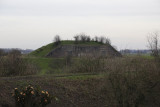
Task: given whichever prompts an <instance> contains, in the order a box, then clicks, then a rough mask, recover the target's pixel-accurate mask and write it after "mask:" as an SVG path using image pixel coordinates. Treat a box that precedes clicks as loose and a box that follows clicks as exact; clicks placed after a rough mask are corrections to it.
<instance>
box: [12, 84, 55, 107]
mask: <svg viewBox="0 0 160 107" xmlns="http://www.w3.org/2000/svg"><path fill="white" fill-rule="evenodd" d="M13 96H14V98H15V103H16V107H45V106H46V105H48V104H50V103H51V100H52V98H53V97H51V96H50V95H49V93H48V91H40V90H39V89H38V88H36V89H35V88H33V87H32V86H30V85H29V86H27V87H26V88H23V89H21V90H20V89H18V88H15V89H14V95H13Z"/></svg>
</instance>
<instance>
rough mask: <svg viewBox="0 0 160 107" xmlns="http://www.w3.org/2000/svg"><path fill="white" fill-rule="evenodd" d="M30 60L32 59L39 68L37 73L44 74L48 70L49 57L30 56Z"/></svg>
mask: <svg viewBox="0 0 160 107" xmlns="http://www.w3.org/2000/svg"><path fill="white" fill-rule="evenodd" d="M29 59H30V60H32V61H33V62H34V63H35V64H36V65H37V66H38V68H39V69H40V72H39V73H38V75H44V74H46V72H47V71H48V70H50V69H51V68H50V66H49V64H50V63H51V61H52V59H51V58H40V57H30V58H29Z"/></svg>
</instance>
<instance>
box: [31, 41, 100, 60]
mask: <svg viewBox="0 0 160 107" xmlns="http://www.w3.org/2000/svg"><path fill="white" fill-rule="evenodd" d="M60 45H75V41H72V40H64V41H61V44H60ZM78 45H102V44H101V43H98V42H94V41H90V42H79V43H78ZM56 47H57V46H56V45H55V44H54V43H50V44H48V45H46V46H42V47H41V48H38V49H37V50H35V51H33V52H31V53H30V55H31V56H36V57H45V56H46V55H47V54H48V53H49V52H50V51H52V50H53V49H55V48H56Z"/></svg>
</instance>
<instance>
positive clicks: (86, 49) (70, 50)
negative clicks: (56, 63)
mask: <svg viewBox="0 0 160 107" xmlns="http://www.w3.org/2000/svg"><path fill="white" fill-rule="evenodd" d="M68 55H70V56H73V57H80V56H104V57H105V56H121V54H120V53H119V52H118V51H117V50H115V49H114V48H113V47H112V46H111V45H60V46H58V47H57V48H55V49H53V50H52V51H51V52H49V53H48V54H47V55H46V56H47V57H66V56H68Z"/></svg>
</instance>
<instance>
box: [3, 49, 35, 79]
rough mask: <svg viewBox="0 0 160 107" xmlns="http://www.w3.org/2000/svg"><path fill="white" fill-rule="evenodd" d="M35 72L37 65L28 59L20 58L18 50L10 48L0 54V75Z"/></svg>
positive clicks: (30, 73) (31, 73) (18, 74)
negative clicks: (5, 52) (9, 50)
mask: <svg viewBox="0 0 160 107" xmlns="http://www.w3.org/2000/svg"><path fill="white" fill-rule="evenodd" d="M37 72H38V70H37V67H36V66H35V65H34V64H33V63H32V62H30V61H29V60H27V59H24V58H22V55H21V52H20V51H18V50H12V51H11V52H9V53H7V54H3V55H2V56H0V76H21V75H33V74H36V73H37Z"/></svg>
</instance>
